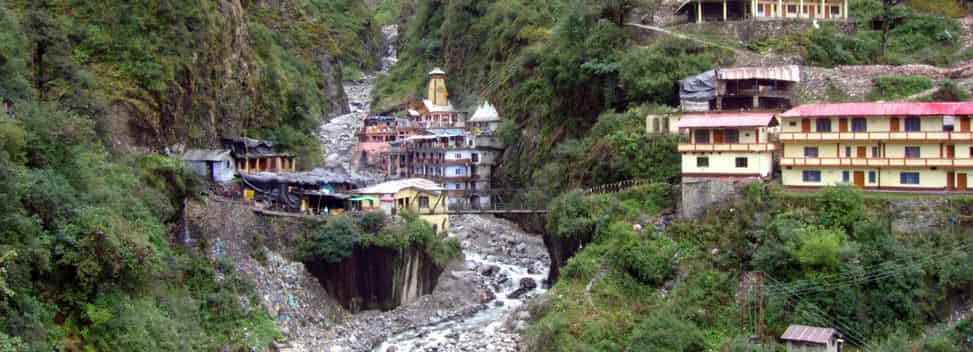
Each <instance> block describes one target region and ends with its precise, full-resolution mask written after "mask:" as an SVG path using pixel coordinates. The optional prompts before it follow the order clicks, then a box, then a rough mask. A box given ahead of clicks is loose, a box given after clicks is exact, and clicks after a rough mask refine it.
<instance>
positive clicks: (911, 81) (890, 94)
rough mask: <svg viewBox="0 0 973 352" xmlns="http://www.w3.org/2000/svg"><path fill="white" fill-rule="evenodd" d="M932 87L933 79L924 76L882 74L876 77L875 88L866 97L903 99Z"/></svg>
mask: <svg viewBox="0 0 973 352" xmlns="http://www.w3.org/2000/svg"><path fill="white" fill-rule="evenodd" d="M932 87H933V81H932V80H931V79H929V78H926V77H922V76H881V77H878V78H876V79H875V89H873V90H872V91H871V92H869V93H868V96H867V97H866V99H868V100H870V101H877V100H884V101H894V100H901V99H903V98H908V97H909V96H912V95H914V94H916V93H920V92H922V91H925V90H927V89H930V88H932Z"/></svg>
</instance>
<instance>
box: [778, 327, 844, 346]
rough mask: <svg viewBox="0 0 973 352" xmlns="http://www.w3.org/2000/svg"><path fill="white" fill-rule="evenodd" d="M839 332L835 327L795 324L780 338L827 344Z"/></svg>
mask: <svg viewBox="0 0 973 352" xmlns="http://www.w3.org/2000/svg"><path fill="white" fill-rule="evenodd" d="M837 333H838V332H837V331H836V330H835V329H831V328H819V327H814V326H806V325H796V324H795V325H791V326H788V327H787V331H784V335H781V337H780V339H781V340H786V341H801V342H811V343H820V344H827V343H828V342H830V341H831V337H832V336H834V335H835V334H837Z"/></svg>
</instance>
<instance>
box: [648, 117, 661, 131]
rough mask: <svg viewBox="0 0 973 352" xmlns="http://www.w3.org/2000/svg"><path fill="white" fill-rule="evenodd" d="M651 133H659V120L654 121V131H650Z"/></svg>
mask: <svg viewBox="0 0 973 352" xmlns="http://www.w3.org/2000/svg"><path fill="white" fill-rule="evenodd" d="M649 132H652V133H657V132H659V120H656V119H652V131H649Z"/></svg>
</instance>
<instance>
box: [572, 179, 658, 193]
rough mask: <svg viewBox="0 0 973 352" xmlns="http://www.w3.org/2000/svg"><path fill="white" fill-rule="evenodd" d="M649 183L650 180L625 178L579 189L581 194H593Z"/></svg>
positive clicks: (615, 191) (618, 190) (614, 191)
mask: <svg viewBox="0 0 973 352" xmlns="http://www.w3.org/2000/svg"><path fill="white" fill-rule="evenodd" d="M651 183H652V182H651V181H649V180H625V181H620V182H615V183H608V184H604V185H600V186H595V187H591V188H588V189H583V190H581V194H584V195H593V194H609V193H618V192H622V191H625V190H628V189H631V188H635V187H639V186H644V185H648V184H651Z"/></svg>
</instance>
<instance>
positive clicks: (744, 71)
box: [716, 65, 801, 82]
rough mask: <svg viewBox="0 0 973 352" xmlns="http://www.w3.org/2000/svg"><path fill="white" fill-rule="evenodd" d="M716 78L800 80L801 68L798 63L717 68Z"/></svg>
mask: <svg viewBox="0 0 973 352" xmlns="http://www.w3.org/2000/svg"><path fill="white" fill-rule="evenodd" d="M716 78H717V79H721V80H736V79H772V80H777V81H788V82H800V81H801V69H800V67H798V66H797V65H788V66H770V67H734V68H721V69H718V70H716Z"/></svg>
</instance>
